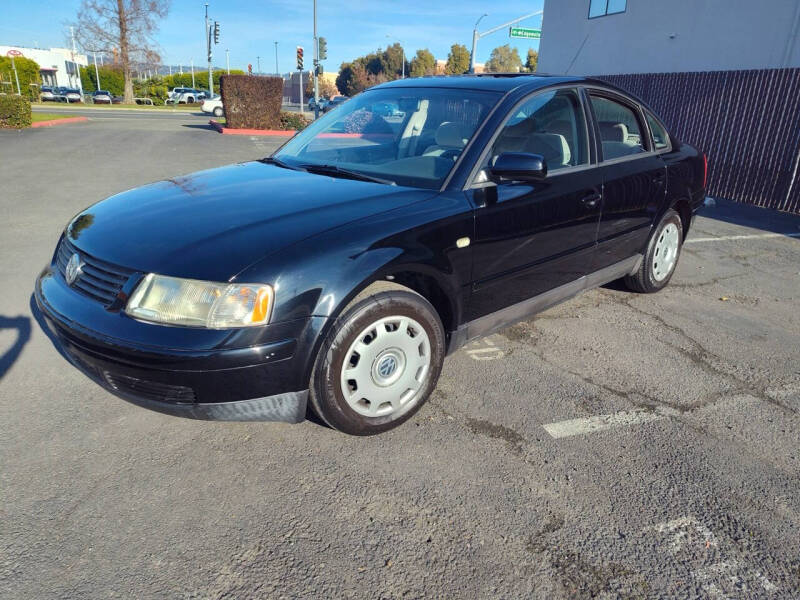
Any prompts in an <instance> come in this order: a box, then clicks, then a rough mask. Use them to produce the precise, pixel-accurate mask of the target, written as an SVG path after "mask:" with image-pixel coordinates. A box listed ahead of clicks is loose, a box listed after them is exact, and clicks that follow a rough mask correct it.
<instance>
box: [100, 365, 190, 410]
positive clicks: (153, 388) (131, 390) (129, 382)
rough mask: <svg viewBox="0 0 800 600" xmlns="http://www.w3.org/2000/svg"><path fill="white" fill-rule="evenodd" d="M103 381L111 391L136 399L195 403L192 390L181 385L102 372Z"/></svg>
mask: <svg viewBox="0 0 800 600" xmlns="http://www.w3.org/2000/svg"><path fill="white" fill-rule="evenodd" d="M103 379H105V381H106V383H107V384H108V386H109V387H111V388H112V389H113V390H117V391H119V392H122V393H128V394H131V395H133V396H136V397H138V398H144V399H147V400H155V401H157V402H172V403H181V404H184V403H193V402H195V401H196V398H195V395H194V390H193V389H192V388H190V387H185V386H182V385H169V384H166V383H158V382H157V381H147V380H145V379H137V378H136V377H129V376H128V375H120V374H118V373H111V372H110V371H103Z"/></svg>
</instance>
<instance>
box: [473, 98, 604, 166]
mask: <svg viewBox="0 0 800 600" xmlns="http://www.w3.org/2000/svg"><path fill="white" fill-rule="evenodd" d="M504 152H527V153H531V154H540V155H541V156H543V157H544V159H545V161H546V163H547V170H548V171H550V172H552V171H556V170H558V169H563V168H567V167H575V166H578V165H583V164H586V163H588V162H589V157H588V152H587V144H586V125H585V121H584V118H583V111H582V110H581V104H580V100H579V98H578V94H577V93H576V92H575V90H571V89H566V90H565V89H561V90H551V91H547V92H543V93H540V94H536V95H535V96H533V97H532V98H530V99H529V100H528V101H526V102H525V103H524V104H522V106H520V107H519V108H516V109H514V112H513V114H512V116H511V118H510V119H509V120H508V121H507V122H506V124H505V125H504V126H503V129H502V131H501V132H500V134H499V135H498V136H497V139H495V141H494V144H493V145H492V150H491V153H490V154H489V156H490V161H494V159H495V158H496V157H497V156H498V155H500V154H502V153H504Z"/></svg>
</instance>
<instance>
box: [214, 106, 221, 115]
mask: <svg viewBox="0 0 800 600" xmlns="http://www.w3.org/2000/svg"><path fill="white" fill-rule="evenodd" d="M214 116H215V117H221V116H222V109H221V108H220V107H219V106H217V107H216V108H215V109H214Z"/></svg>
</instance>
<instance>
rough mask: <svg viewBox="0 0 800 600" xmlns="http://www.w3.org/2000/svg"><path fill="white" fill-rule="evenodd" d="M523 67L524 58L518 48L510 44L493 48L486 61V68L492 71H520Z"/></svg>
mask: <svg viewBox="0 0 800 600" xmlns="http://www.w3.org/2000/svg"><path fill="white" fill-rule="evenodd" d="M520 69H522V59H521V58H520V57H519V52H518V51H517V49H516V48H512V47H511V46H509V45H508V44H505V45H503V46H498V47H497V48H495V49H494V50H492V54H491V56H490V57H489V60H488V61H487V62H486V70H487V71H488V72H490V73H518V72H519V71H520Z"/></svg>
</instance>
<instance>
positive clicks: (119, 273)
mask: <svg viewBox="0 0 800 600" xmlns="http://www.w3.org/2000/svg"><path fill="white" fill-rule="evenodd" d="M73 254H77V255H78V256H80V258H81V262H82V263H83V266H82V268H81V272H80V274H79V275H78V278H77V279H76V280H75V281H74V282H73V283H72V287H73V288H74V289H76V290H77V291H78V292H80V293H81V294H83V295H84V296H88V297H89V298H92V299H93V300H96V301H98V302H100V303H101V304H103V306H105V307H108V306H110V305H111V303H112V302H114V300H115V299H116V297H117V294H119V292H120V290H121V289H122V286H124V285H125V283H126V282H127V281H128V279H129V278H130V276H131V275H132V274H133V273H134V271H132V270H130V269H125V268H123V267H118V266H116V265H112V264H111V263H107V262H105V261H102V260H100V259H97V258H94V257H93V256H90V255H88V254H86V253H85V252H83V251H82V250H79V249H78V248H76V247H75V245H74V244H72V243H71V242H70V241H69V240H68V239H67V238H66V236H65V237H64V238H62V240H61V244H60V245H59V247H58V252H57V253H56V267H57V268H58V272H59V273H60V274H61V276H62V277H64V278H65V279H66V268H67V263H68V262H69V259H70V257H71V256H72V255H73Z"/></svg>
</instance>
